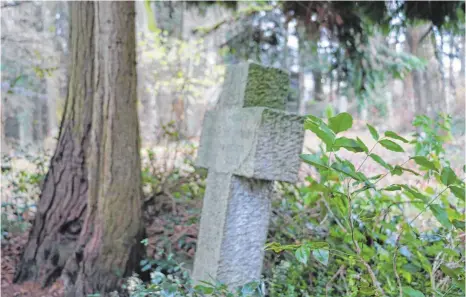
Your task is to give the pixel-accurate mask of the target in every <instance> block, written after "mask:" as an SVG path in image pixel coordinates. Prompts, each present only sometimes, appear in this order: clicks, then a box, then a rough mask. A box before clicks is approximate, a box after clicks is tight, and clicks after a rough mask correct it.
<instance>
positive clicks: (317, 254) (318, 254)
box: [312, 249, 330, 266]
mask: <svg viewBox="0 0 466 297" xmlns="http://www.w3.org/2000/svg"><path fill="white" fill-rule="evenodd" d="M329 255H330V253H329V251H328V249H316V250H313V251H312V256H314V259H316V260H317V261H318V262H319V263H320V264H322V265H324V266H327V265H328V258H329Z"/></svg>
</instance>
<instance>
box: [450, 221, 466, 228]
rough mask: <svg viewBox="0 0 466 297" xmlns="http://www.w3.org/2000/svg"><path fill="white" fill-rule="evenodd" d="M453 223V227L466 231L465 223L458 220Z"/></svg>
mask: <svg viewBox="0 0 466 297" xmlns="http://www.w3.org/2000/svg"><path fill="white" fill-rule="evenodd" d="M452 223H453V226H455V228H457V229H460V230H463V231H464V229H465V221H459V220H457V219H454V220H453V221H452Z"/></svg>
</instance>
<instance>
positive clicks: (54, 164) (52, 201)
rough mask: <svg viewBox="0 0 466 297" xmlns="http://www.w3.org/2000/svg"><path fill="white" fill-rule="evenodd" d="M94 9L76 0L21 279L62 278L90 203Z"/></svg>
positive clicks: (43, 280) (48, 280)
mask: <svg viewBox="0 0 466 297" xmlns="http://www.w3.org/2000/svg"><path fill="white" fill-rule="evenodd" d="M93 23H94V11H93V5H92V4H91V3H90V2H72V9H71V26H72V32H71V44H72V47H73V48H72V53H73V54H72V57H71V59H72V65H73V68H72V70H71V77H70V83H69V89H68V95H67V101H66V102H67V103H66V107H65V112H64V115H63V119H62V124H61V127H60V133H59V139H58V143H57V147H56V150H55V153H54V155H53V157H52V159H51V163H50V167H49V171H48V173H47V176H46V178H45V181H44V184H43V187H42V193H41V196H40V200H39V203H38V207H37V213H36V217H35V219H34V222H33V225H32V230H31V231H30V235H29V240H28V243H27V245H26V247H25V250H24V252H23V256H22V259H21V262H20V265H19V267H18V269H17V271H16V275H15V281H16V282H23V281H26V280H35V281H39V282H40V283H41V284H42V285H43V286H47V285H49V284H50V283H51V282H53V281H54V280H56V279H57V278H58V277H59V276H60V274H61V272H62V269H63V267H64V265H65V261H66V260H67V259H68V258H69V257H70V256H71V255H72V253H73V250H74V246H75V242H76V240H77V238H78V236H79V233H80V231H81V225H82V222H83V217H84V213H85V210H86V204H87V189H88V183H87V171H86V149H87V147H88V143H89V136H90V128H91V120H92V100H93V98H92V94H93V77H94V71H93V63H92V59H89V57H90V55H92V53H93V51H94V49H93V42H94V41H93Z"/></svg>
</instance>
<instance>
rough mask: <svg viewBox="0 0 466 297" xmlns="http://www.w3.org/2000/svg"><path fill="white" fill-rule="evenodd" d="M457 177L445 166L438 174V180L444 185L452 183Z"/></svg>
mask: <svg viewBox="0 0 466 297" xmlns="http://www.w3.org/2000/svg"><path fill="white" fill-rule="evenodd" d="M457 179H458V178H457V177H456V174H455V172H454V171H453V170H452V169H451V168H450V167H445V168H443V170H442V173H441V174H440V180H441V181H442V184H444V185H445V186H447V187H448V186H449V185H451V184H453V183H454V182H455V181H456V180H457Z"/></svg>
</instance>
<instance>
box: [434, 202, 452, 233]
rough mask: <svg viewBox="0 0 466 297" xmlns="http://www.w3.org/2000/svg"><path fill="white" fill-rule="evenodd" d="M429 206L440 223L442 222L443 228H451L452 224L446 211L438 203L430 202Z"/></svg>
mask: <svg viewBox="0 0 466 297" xmlns="http://www.w3.org/2000/svg"><path fill="white" fill-rule="evenodd" d="M429 207H430V210H431V211H432V213H433V214H434V216H435V217H436V218H437V220H438V221H439V222H440V224H442V225H443V226H444V227H445V228H451V226H452V224H451V222H450V220H449V219H448V213H447V211H446V210H445V209H444V208H443V207H441V206H440V205H438V204H431V205H430V206H429Z"/></svg>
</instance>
